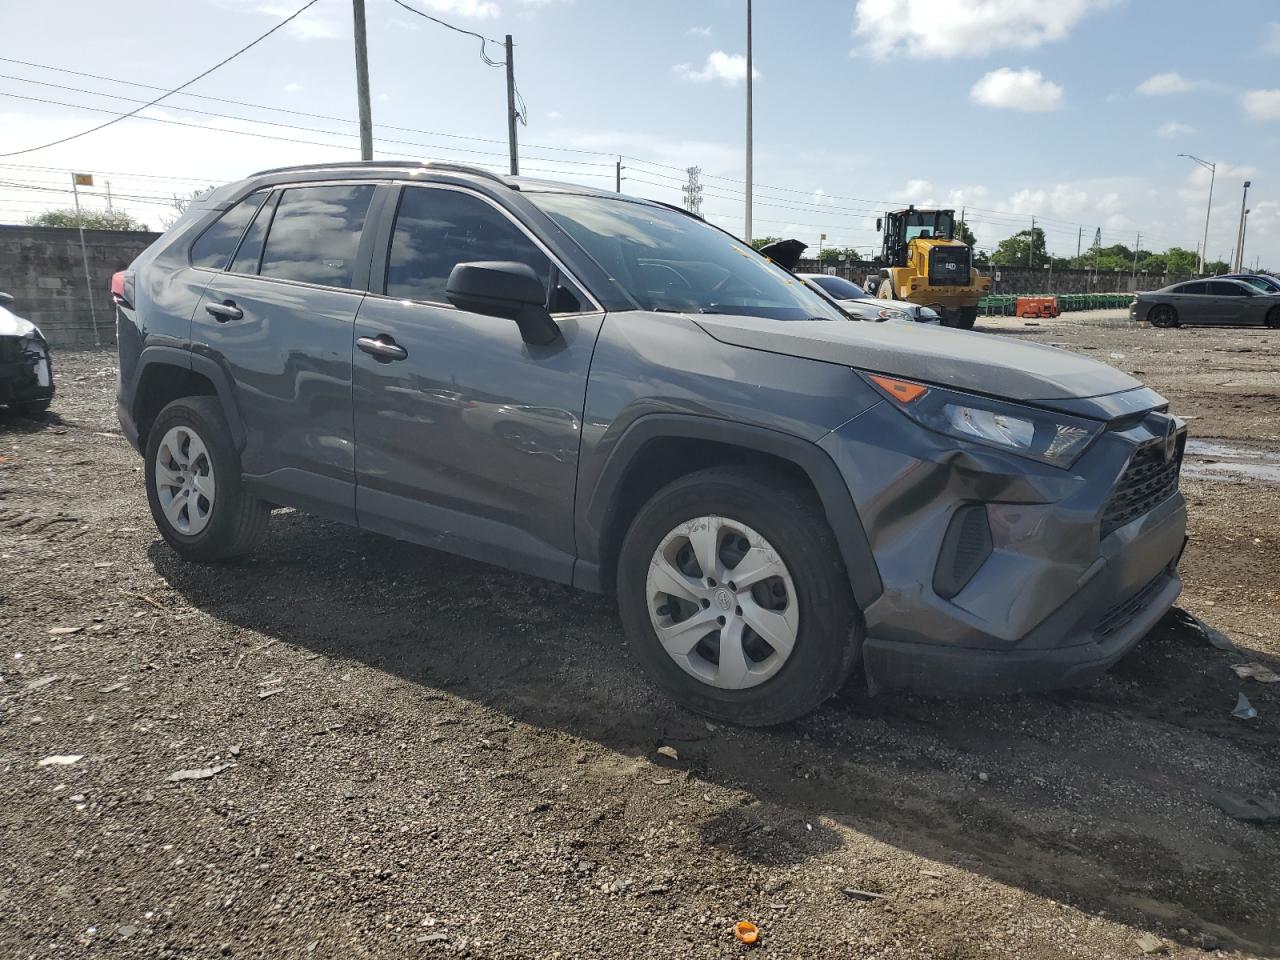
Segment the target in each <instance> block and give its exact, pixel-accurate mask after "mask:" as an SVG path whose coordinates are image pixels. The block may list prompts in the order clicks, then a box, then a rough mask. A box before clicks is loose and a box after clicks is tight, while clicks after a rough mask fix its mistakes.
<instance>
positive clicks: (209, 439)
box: [143, 397, 271, 563]
mask: <svg viewBox="0 0 1280 960" xmlns="http://www.w3.org/2000/svg"><path fill="white" fill-rule="evenodd" d="M177 426H183V427H187V428H189V429H191V430H192V431H194V432H195V433H196V434H197V435H198V436H199V438H200V439H201V440H202V441H203V442H204V445H205V448H206V450H207V451H208V459H209V466H210V469H211V471H212V473H213V479H214V483H215V487H216V491H217V492H216V496H215V497H214V499H213V503H212V505H211V509H210V511H209V519H208V523H207V525H206V526H205V527H204V528H203V529H202V530H200V531H199V532H198V533H196V534H194V535H189V534H185V533H182V532H181V531H179V530H178V529H177V528H175V527H174V526H173V524H172V523H171V522H170V521H169V518H168V517H167V516H165V513H164V510H163V509H162V507H161V506H160V494H159V491H158V490H157V482H156V458H157V454H158V452H159V449H160V444H161V442H162V441H163V439H164V436H165V434H166V433H168V431H169V430H171V429H172V428H173V427H177ZM143 473H144V476H145V477H146V485H147V502H148V503H149V504H150V506H151V516H152V518H153V519H154V520H155V524H156V528H157V529H158V530H159V531H160V535H161V536H162V537H164V539H165V542H166V543H168V544H169V546H171V547H173V549H174V550H175V551H177V553H178V554H179V555H181V556H182V558H183V559H184V560H193V561H196V562H198V563H210V562H213V561H217V560H230V559H232V558H234V557H239V556H242V555H244V554H246V553H248V552H249V551H250V550H252V549H253V548H254V546H256V545H257V543H258V541H259V540H261V539H262V535H263V533H265V532H266V529H267V522H268V520H269V519H270V517H271V508H270V507H269V506H268V505H267V504H266V503H264V502H263V501H261V500H259V499H257V498H256V497H252V496H250V495H249V494H247V493H246V492H245V491H244V488H243V486H242V485H241V478H240V456H239V454H238V453H236V449H235V446H234V445H233V443H232V442H231V431H230V430H229V429H228V428H227V423H226V419H225V418H224V417H223V415H222V408H221V407H220V406H219V405H218V401H217V400H216V399H215V398H213V397H183V398H182V399H180V400H174V401H173V402H172V403H170V404H169V405H168V406H166V407H165V408H164V409H163V410H161V411H160V414H159V416H157V417H156V419H155V422H154V423H152V424H151V428H150V429H149V430H148V432H147V450H146V462H145V464H144V466H143Z"/></svg>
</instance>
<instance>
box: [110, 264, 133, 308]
mask: <svg viewBox="0 0 1280 960" xmlns="http://www.w3.org/2000/svg"><path fill="white" fill-rule="evenodd" d="M132 281H133V277H131V276H129V272H128V271H127V270H121V271H119V272H117V273H113V274H112V275H111V299H112V301H113V302H114V303H117V304H119V305H121V306H125V307H132V306H133V304H132V303H130V302H129V295H130V294H131V293H132V292H133V290H132V289H131V288H132V287H133V282H132Z"/></svg>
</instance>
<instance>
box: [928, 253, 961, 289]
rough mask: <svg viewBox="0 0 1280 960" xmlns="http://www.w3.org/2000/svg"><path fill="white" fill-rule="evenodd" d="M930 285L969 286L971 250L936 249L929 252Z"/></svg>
mask: <svg viewBox="0 0 1280 960" xmlns="http://www.w3.org/2000/svg"><path fill="white" fill-rule="evenodd" d="M929 283H930V285H931V286H935V287H936V286H953V287H966V286H968V285H969V248H968V247H934V248H933V249H931V250H930V251H929Z"/></svg>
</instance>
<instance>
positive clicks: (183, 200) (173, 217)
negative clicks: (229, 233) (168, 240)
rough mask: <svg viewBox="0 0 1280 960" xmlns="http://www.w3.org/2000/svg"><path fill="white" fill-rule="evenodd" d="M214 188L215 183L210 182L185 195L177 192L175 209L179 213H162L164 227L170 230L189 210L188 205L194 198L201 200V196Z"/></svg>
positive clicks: (174, 198) (174, 201)
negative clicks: (179, 194) (182, 195)
mask: <svg viewBox="0 0 1280 960" xmlns="http://www.w3.org/2000/svg"><path fill="white" fill-rule="evenodd" d="M212 189H214V186H213V184H209V186H207V187H202V188H201V189H199V190H192V191H191V193H189V194H188V195H187V196H185V197H180V196H178V195H177V194H176V193H175V194H174V195H173V209H174V210H176V211H177V213H162V214H160V223H161V224H163V225H164V228H165V229H166V230H168V229H169V228H170V227H172V226H173V225H174V224H175V223H177V222H178V218H179V217H181V216H182V215H183V214H184V213H186V212H187V207H189V206H191V201H192V200H199V199H200V198H201V197H203V196H204V195H205V194H206V193H208V192H209V191H210V190H212Z"/></svg>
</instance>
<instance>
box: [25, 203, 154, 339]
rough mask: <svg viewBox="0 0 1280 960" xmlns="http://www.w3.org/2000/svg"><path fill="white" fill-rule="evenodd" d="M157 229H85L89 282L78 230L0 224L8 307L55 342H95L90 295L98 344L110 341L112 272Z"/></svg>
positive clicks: (113, 327) (124, 264) (112, 328)
mask: <svg viewBox="0 0 1280 960" xmlns="http://www.w3.org/2000/svg"><path fill="white" fill-rule="evenodd" d="M158 236H160V235H159V234H158V233H135V232H131V231H130V232H126V231H118V230H86V231H85V232H84V241H85V249H86V251H87V252H88V255H89V278H90V282H89V285H88V287H86V285H85V277H84V265H83V263H82V262H81V259H80V234H79V231H77V230H74V229H65V228H62V227H28V226H8V225H0V291H3V292H5V293H11V294H13V296H14V303H13V304H12V305H11V308H10V309H12V310H13V311H14V312H15V313H17V314H18V315H19V316H21V317H26V318H27V319H28V320H30V321H31V322H32V323H34V324H35V325H36V326H38V327H39V328H40V330H41V331H42V332H43V333H44V335H45V336H46V337H47V338H48V339H49V342H50V343H51V344H52V345H53V346H54V347H62V348H78V347H91V346H93V344H94V335H93V325H92V323H91V322H90V313H89V294H90V291H92V294H93V309H94V311H95V312H96V314H97V320H98V324H97V325H98V337H99V339H100V340H101V342H102V344H103V346H107V345H109V344H113V343H115V337H116V324H115V307H114V306H113V305H112V303H111V292H110V290H111V275H112V274H113V273H115V272H116V271H117V270H123V269H124V268H125V267H127V266H128V265H129V264H130V263H131V262H132V261H133V258H134V257H136V256H137V255H138V254H139V253H141V252H142V251H143V250H145V249H146V248H147V246H148V245H150V244H151V242H152V241H153V240H155V239H156V237H158Z"/></svg>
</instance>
